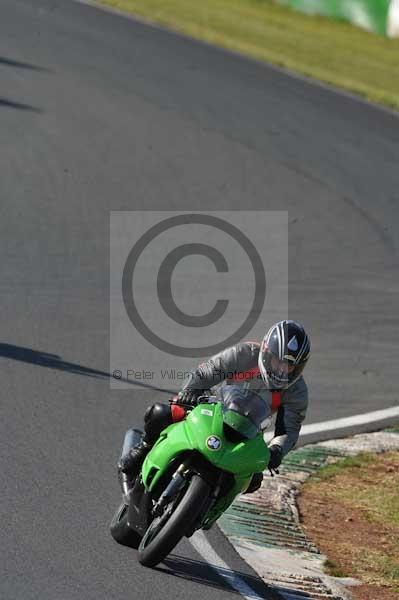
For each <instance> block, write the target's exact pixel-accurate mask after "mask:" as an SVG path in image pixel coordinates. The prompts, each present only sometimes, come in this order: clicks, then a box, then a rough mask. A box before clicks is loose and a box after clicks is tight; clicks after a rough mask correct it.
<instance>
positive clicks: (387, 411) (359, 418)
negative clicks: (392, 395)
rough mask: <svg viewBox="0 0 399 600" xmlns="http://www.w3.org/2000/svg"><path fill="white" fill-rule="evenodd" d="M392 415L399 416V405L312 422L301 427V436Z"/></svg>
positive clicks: (375, 420)
mask: <svg viewBox="0 0 399 600" xmlns="http://www.w3.org/2000/svg"><path fill="white" fill-rule="evenodd" d="M392 417H399V406H393V407H392V408H384V409H382V410H375V411H373V412H369V413H363V414H361V415H354V416H352V417H343V418H341V419H334V420H332V421H321V422H320V423H311V424H309V425H304V426H303V427H302V429H301V436H303V435H310V434H311V433H321V432H322V431H333V430H335V429H343V428H345V427H353V426H355V425H365V424H367V423H375V422H377V421H383V420H384V419H389V418H392Z"/></svg>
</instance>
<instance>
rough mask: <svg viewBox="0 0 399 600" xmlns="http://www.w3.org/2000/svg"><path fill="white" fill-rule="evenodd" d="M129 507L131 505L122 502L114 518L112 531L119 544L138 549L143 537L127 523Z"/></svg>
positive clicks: (111, 526)
mask: <svg viewBox="0 0 399 600" xmlns="http://www.w3.org/2000/svg"><path fill="white" fill-rule="evenodd" d="M128 509H129V507H128V506H127V505H126V504H125V503H124V502H122V503H121V505H120V506H119V508H118V509H117V511H116V512H115V514H114V516H113V518H112V521H111V525H110V531H111V535H112V537H113V538H114V540H115V541H116V542H118V544H122V546H128V547H129V548H135V549H137V548H138V547H139V544H140V541H141V537H140V535H139V534H138V533H137V532H136V531H133V529H131V528H130V527H129V525H128V524H127V515H128Z"/></svg>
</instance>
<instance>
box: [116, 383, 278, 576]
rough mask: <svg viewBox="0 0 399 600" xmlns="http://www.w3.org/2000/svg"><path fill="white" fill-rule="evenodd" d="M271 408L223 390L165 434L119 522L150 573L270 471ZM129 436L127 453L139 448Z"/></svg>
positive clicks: (124, 539) (123, 540) (120, 533)
mask: <svg viewBox="0 0 399 600" xmlns="http://www.w3.org/2000/svg"><path fill="white" fill-rule="evenodd" d="M270 420H271V417H270V409H269V407H268V406H267V404H266V403H265V402H264V400H262V398H261V397H260V396H258V395H257V394H255V393H253V392H250V391H249V390H246V389H245V388H243V387H241V386H239V385H223V386H222V387H221V388H220V389H219V391H218V396H212V397H207V396H204V397H202V398H201V399H200V403H199V404H198V406H196V407H195V408H193V409H192V410H191V411H190V412H189V413H188V414H187V416H186V418H185V419H184V420H183V421H180V422H178V423H174V424H172V425H170V426H169V427H167V428H166V429H164V430H163V431H162V433H161V435H160V437H159V439H158V440H157V442H156V443H155V445H154V446H153V448H152V449H151V451H150V452H149V454H148V455H147V457H146V459H145V461H144V464H143V467H142V470H141V474H140V476H138V477H137V478H136V480H135V482H134V484H133V487H130V488H127V487H126V481H122V482H121V483H122V491H123V502H122V503H121V505H120V506H119V508H118V510H117V511H116V513H115V515H114V518H113V519H112V522H111V535H112V536H113V538H114V539H115V540H116V541H117V542H118V543H120V544H123V545H125V546H130V547H133V548H138V559H139V561H140V563H141V564H143V565H145V566H147V567H154V566H155V565H157V564H158V563H159V562H161V561H162V560H163V559H164V558H165V557H166V556H167V555H168V554H169V553H170V552H171V551H172V550H173V548H174V547H175V546H176V545H177V543H178V542H179V541H180V540H181V539H182V538H183V537H184V536H186V537H190V536H191V535H192V534H193V533H194V531H195V530H197V529H204V530H206V529H209V528H210V527H212V525H213V524H214V523H215V521H216V520H217V519H218V518H219V517H220V515H221V514H222V513H223V512H224V511H225V510H226V509H227V508H228V507H229V506H230V504H231V503H232V502H233V500H234V498H235V497H236V496H237V495H238V494H240V493H242V492H244V491H245V490H246V489H247V487H248V485H249V483H250V481H251V477H252V475H253V473H255V472H259V471H263V470H264V469H265V468H266V467H267V464H268V462H269V450H268V447H267V446H266V444H265V442H264V440H263V434H262V432H263V430H264V429H265V428H266V426H267V424H268V423H269V422H270ZM140 435H141V432H139V431H137V430H129V431H128V432H127V433H126V436H125V443H124V447H123V450H122V453H123V454H124V453H126V452H127V451H128V450H129V448H130V447H133V446H134V445H135V444H137V442H138V441H139V438H140Z"/></svg>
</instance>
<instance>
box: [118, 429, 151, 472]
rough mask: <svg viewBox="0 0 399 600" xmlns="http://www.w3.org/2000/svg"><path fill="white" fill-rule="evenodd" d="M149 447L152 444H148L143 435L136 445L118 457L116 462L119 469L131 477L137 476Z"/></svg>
mask: <svg viewBox="0 0 399 600" xmlns="http://www.w3.org/2000/svg"><path fill="white" fill-rule="evenodd" d="M151 448H152V444H149V443H148V442H147V441H146V440H145V439H144V436H143V438H142V439H141V440H140V442H139V443H138V444H137V445H136V446H134V447H133V448H130V450H129V452H128V453H127V454H125V455H124V456H122V457H121V458H120V460H119V463H118V469H119V471H121V472H122V473H124V474H125V475H127V476H128V477H129V478H131V479H134V477H137V475H138V474H139V473H140V469H141V467H142V465H143V462H144V459H145V457H146V456H147V454H148V453H149V451H150V450H151Z"/></svg>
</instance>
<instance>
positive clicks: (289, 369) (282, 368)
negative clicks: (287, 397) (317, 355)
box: [262, 348, 306, 389]
mask: <svg viewBox="0 0 399 600" xmlns="http://www.w3.org/2000/svg"><path fill="white" fill-rule="evenodd" d="M262 363H263V366H264V369H265V371H266V373H267V377H268V379H269V381H270V383H271V385H272V387H273V388H274V389H285V388H287V387H289V386H290V385H291V384H292V383H294V381H296V380H297V379H298V378H299V377H300V375H301V373H302V371H303V369H304V367H305V364H306V362H302V363H300V364H299V365H296V364H294V363H293V362H292V361H290V360H288V359H283V360H280V359H279V358H278V356H276V355H275V354H273V353H272V352H270V350H269V349H268V348H266V349H265V350H264V352H263V356H262Z"/></svg>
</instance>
